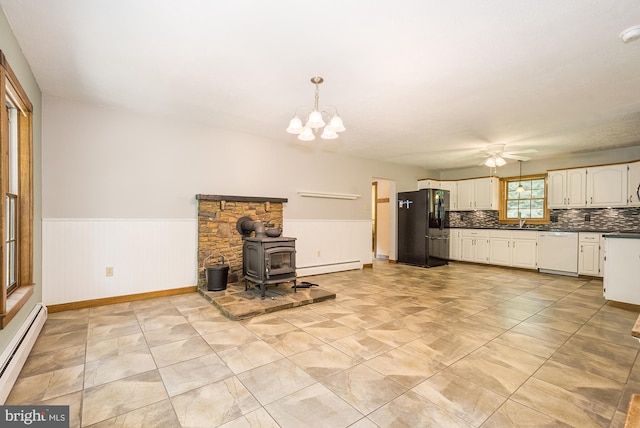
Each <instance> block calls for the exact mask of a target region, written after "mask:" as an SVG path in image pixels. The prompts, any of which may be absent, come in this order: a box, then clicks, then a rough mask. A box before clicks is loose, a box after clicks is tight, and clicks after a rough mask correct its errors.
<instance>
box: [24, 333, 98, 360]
mask: <svg viewBox="0 0 640 428" xmlns="http://www.w3.org/2000/svg"><path fill="white" fill-rule="evenodd" d="M86 343H87V331H73V332H70V333H59V334H52V335H43V334H41V335H40V336H38V339H37V340H36V343H34V345H33V348H32V349H31V353H30V355H35V354H39V353H41V352H51V351H53V352H55V351H58V350H60V349H61V348H67V347H72V346H76V345H82V346H84V345H85V344H86Z"/></svg>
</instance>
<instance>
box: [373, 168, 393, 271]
mask: <svg viewBox="0 0 640 428" xmlns="http://www.w3.org/2000/svg"><path fill="white" fill-rule="evenodd" d="M392 188H393V189H395V183H394V182H392V181H389V180H384V179H380V178H374V179H373V180H372V183H371V236H372V253H373V258H374V259H378V260H389V256H390V254H391V252H390V251H391V245H390V242H391V238H392V230H391V220H392V214H391V207H392V205H391V199H393V198H392V197H391V196H392Z"/></svg>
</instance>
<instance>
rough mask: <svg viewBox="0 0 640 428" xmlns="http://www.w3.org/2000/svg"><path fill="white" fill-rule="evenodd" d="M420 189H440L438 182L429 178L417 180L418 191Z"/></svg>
mask: <svg viewBox="0 0 640 428" xmlns="http://www.w3.org/2000/svg"><path fill="white" fill-rule="evenodd" d="M422 189H441V187H440V182H439V181H438V180H433V179H431V178H427V179H425V180H418V190H422Z"/></svg>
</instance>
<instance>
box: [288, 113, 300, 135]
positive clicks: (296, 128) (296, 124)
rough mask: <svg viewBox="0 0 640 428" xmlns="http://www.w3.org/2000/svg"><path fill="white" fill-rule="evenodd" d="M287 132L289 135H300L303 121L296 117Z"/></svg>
mask: <svg viewBox="0 0 640 428" xmlns="http://www.w3.org/2000/svg"><path fill="white" fill-rule="evenodd" d="M287 132H288V133H289V134H299V133H301V132H302V121H301V120H300V118H299V117H298V116H294V117H293V119H291V122H289V127H288V128H287Z"/></svg>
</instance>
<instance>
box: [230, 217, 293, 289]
mask: <svg viewBox="0 0 640 428" xmlns="http://www.w3.org/2000/svg"><path fill="white" fill-rule="evenodd" d="M237 229H238V230H239V231H240V232H241V233H242V234H243V236H244V238H243V240H244V242H243V246H242V275H243V276H244V281H245V290H247V289H248V282H253V283H255V284H257V285H259V286H260V297H261V298H262V299H264V296H265V291H266V288H267V285H273V284H281V283H284V282H293V290H294V292H297V288H296V287H297V283H296V244H295V241H296V238H286V237H282V236H267V234H269V230H272V229H267V230H266V231H265V229H264V226H263V224H262V223H261V222H254V221H252V220H251V218H249V217H243V218H241V219H240V220H238V224H237ZM252 231H255V236H254V237H251V236H248V235H250V234H251V232H252ZM272 234H275V233H272ZM278 235H279V232H278Z"/></svg>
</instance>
